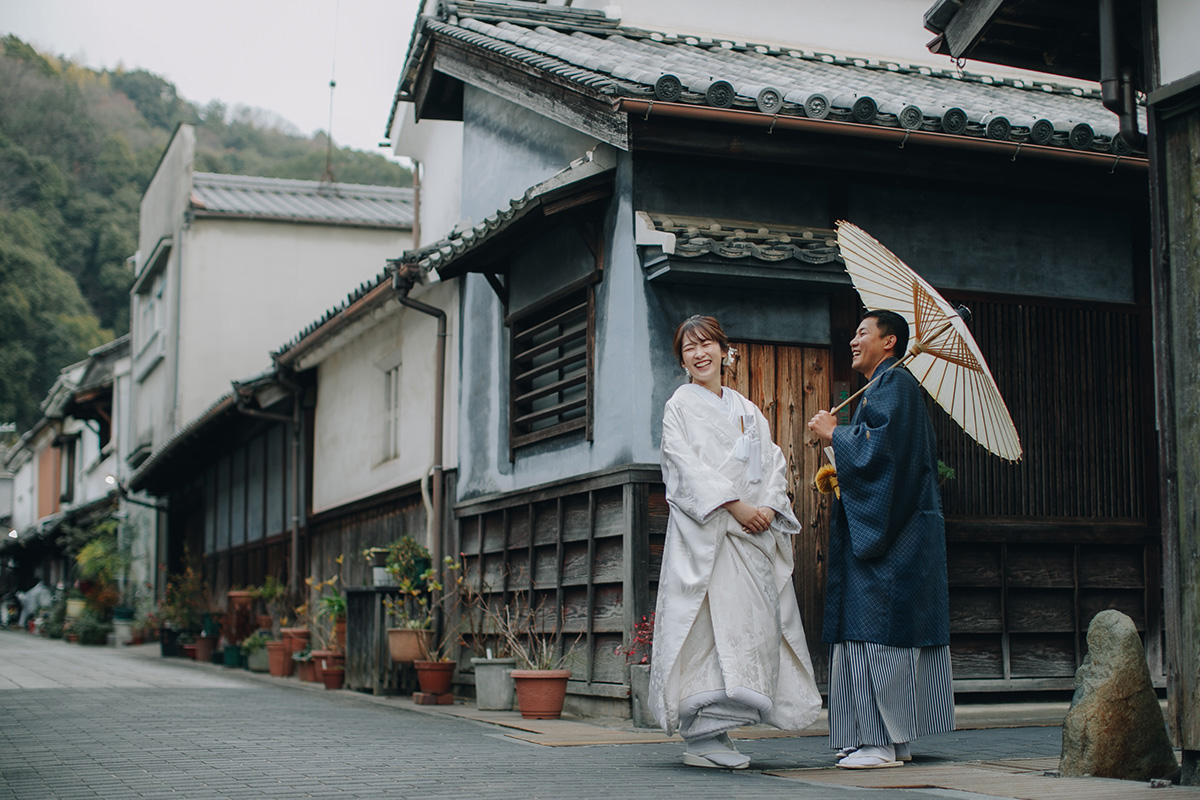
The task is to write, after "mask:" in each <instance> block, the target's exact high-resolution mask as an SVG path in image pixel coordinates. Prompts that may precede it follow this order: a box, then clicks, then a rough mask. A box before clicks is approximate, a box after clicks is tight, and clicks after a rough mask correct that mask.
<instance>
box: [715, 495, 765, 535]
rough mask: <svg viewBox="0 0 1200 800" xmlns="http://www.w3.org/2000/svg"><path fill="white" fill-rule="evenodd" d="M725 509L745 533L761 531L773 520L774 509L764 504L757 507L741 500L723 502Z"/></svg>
mask: <svg viewBox="0 0 1200 800" xmlns="http://www.w3.org/2000/svg"><path fill="white" fill-rule="evenodd" d="M724 507H725V510H726V511H728V512H729V513H730V514H733V518H734V519H736V520H737V521H738V524H739V525H741V526H742V530H743V531H745V532H746V533H762V532H763V531H765V530H766V529H767V528H769V527H771V523H772V522H773V521H774V520H775V510H774V509H771V508H767V507H766V506H762V507H761V508H760V507H757V506H752V505H750V504H749V503H745V502H742V501H741V500H734V501H733V502H732V503H726V504H725V506H724Z"/></svg>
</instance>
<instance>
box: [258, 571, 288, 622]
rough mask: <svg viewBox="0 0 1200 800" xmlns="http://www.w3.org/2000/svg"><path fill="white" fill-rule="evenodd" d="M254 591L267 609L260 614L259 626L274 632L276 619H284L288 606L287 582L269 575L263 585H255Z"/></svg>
mask: <svg viewBox="0 0 1200 800" xmlns="http://www.w3.org/2000/svg"><path fill="white" fill-rule="evenodd" d="M253 591H254V596H255V598H257V599H258V600H261V601H262V604H263V607H264V608H265V609H266V611H267V613H266V614H260V615H259V617H258V626H259V628H261V629H264V630H270V631H271V633H272V634H274V633H275V624H276V621H277V620H282V618H283V612H284V610H285V609H286V607H287V584H286V583H284V582H283V581H281V580H279V579H278V578H276V577H275V576H274V575H268V576H267V577H266V578H264V579H263V582H262V586H258V587H255V589H254V590H253ZM264 623H265V624H264Z"/></svg>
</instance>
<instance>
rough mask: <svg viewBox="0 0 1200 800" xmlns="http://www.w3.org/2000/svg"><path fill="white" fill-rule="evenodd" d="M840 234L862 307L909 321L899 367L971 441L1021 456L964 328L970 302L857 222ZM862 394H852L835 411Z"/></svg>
mask: <svg viewBox="0 0 1200 800" xmlns="http://www.w3.org/2000/svg"><path fill="white" fill-rule="evenodd" d="M837 238H838V247H839V248H840V249H841V252H842V258H843V260H844V261H845V262H846V271H847V272H848V273H850V279H851V280H852V281H853V282H854V288H855V289H857V290H858V294H859V296H860V297H861V298H862V301H863V305H865V306H866V307H867V308H869V309H871V310H873V311H880V310H887V311H894V312H896V313H897V314H899V315H900V316H902V317H904V318H905V319H906V320H908V324H909V326H910V328H911V331H910V340H911V341H910V345H909V349H908V353H907V354H906V355H905V356H904V357H903V358H902V359H901V360H900V361H898V362H896V365H897V366H899V365H900V364H904V365H906V366H907V367H908V370H909V372H911V373H912V374H913V376H915V377H916V379H917V380H918V381H920V383H921V385H922V386H924V387H925V390H926V391H927V392H929V394H930V395H931V396H932V397H933V399H934V401H935V402H937V404H938V405H939V406H941V407H942V408H944V409H945V410H946V412H947V413H948V414H949V415H950V416H951V418H953V420H954V421H955V422H957V423H958V424H959V425H960V426H961V427H962V429H963V430H964V431H966V432H967V435H969V436H970V437H971V438H972V439H974V440H975V441H977V442H979V443H980V444H981V445H983V446H984V447H986V448H987V449H988V450H989V451H991V452H992V453H995V454H996V455H998V456H1000V457H1001V458H1004V459H1007V460H1009V461H1019V460H1020V459H1021V439H1020V437H1019V436H1017V429H1016V426H1015V425H1013V421H1012V417H1011V416H1010V415H1009V413H1008V407H1007V406H1006V405H1005V404H1004V398H1003V397H1001V396H1000V390H999V389H998V388H996V381H995V380H993V379H992V373H991V370H989V369H988V365H987V362H986V361H984V359H983V353H981V352H980V350H979V345H977V344H976V343H975V338H974V337H973V336H971V331H970V330H969V329H968V328H967V323H968V322H969V321H970V312H969V311H967V309H965V308H961V309H960V310H956V309H955V308H954V306H952V305H950V304H949V303H948V302H946V300H945V299H943V298H942V296H941V295H940V294H938V292H937V290H936V289H934V288H933V287H932V286H930V285H929V284H928V283H926V282H925V280H924V279H923V278H921V276H920V275H918V274H917V273H915V272H913V270H912V269H911V268H910V267H909V266H908V265H907V264H905V263H904V262H903V261H901V260H900V259H899V258H897V257H896V256H895V255H894V254H893V253H892V252H891V251H890V250H888V249H887V248H886V247H884V246H883V245H881V244H880V243H879V242H878V241H876V240H875V239H874V238H872V237H871V236H869V235H868V234H867V233H866V232H865V231H863V230H862V228H859V227H858V226H857V225H854V224H852V223H849V222H845V221H839V222H838V234H837ZM963 315H965V317H966V318H965V319H964V316H963ZM876 378H878V376H876ZM868 385H869V384H868ZM864 390H865V387H864ZM861 393H862V390H860V391H859V392H858V393H856V394H855V395H854V396H853V397H850V398H849V399H847V400H846V401H845V402H844V403H842V404H841V405H840V406H838V407H837V408H835V409H834V413H835V414H836V412H837V411H838V410H840V409H841V408H842V406H844V405H846V403H848V402H850V400H853V399H854V397H857V396H858V394H861Z"/></svg>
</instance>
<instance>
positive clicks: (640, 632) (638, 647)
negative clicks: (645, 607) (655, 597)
mask: <svg viewBox="0 0 1200 800" xmlns="http://www.w3.org/2000/svg"><path fill="white" fill-rule="evenodd" d="M630 633H631V635H630V637H629V644H622V645H621V646H619V647H618V648H617V653H618V654H620V655H623V656H625V663H626V664H649V663H650V654H651V652H652V651H653V649H654V612H653V611H651V612H650V614H649V616H647V615H644V614H643V615H642V621H641V622H639V623H637V624H636V625H634V626H633V630H632V631H631V632H630Z"/></svg>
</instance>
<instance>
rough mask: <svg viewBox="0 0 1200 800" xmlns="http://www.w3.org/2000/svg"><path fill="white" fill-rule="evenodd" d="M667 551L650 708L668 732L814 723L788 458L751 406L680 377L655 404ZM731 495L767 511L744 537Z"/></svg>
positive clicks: (816, 705) (816, 709) (697, 734)
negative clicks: (796, 579) (766, 523)
mask: <svg viewBox="0 0 1200 800" xmlns="http://www.w3.org/2000/svg"><path fill="white" fill-rule="evenodd" d="M662 470H663V481H664V483H665V484H666V498H667V503H668V504H669V505H670V507H671V514H670V519H669V521H668V523H667V540H666V547H665V549H664V551H663V563H662V573H661V576H660V578H659V583H658V605H657V610H656V612H655V619H654V657H653V659H652V661H651V667H650V707H651V710H652V711H653V713H654V716H655V718H656V719H657V720H658V722H659V724H660V725H661V726H662V728H663V730H665V731H666V732H667V733H675V732H676V731H679V732H680V733H681V734H682V735H683V736H684V738H688V739H692V738H702V737H705V736H712V735H715V734H717V733H721V732H723V731H726V730H729V729H731V728H736V727H739V726H742V725H751V724H755V723H759V722H765V723H767V724H770V725H773V726H775V727H777V728H782V729H784V730H798V729H801V728H805V727H807V726H809V725H811V724H812V722H813V721H814V720H815V719H816V718H817V715H818V714H819V713H820V710H821V695H820V692H819V691H818V690H817V685H816V682H815V681H814V680H813V671H812V660H811V658H810V657H809V654H808V644H807V642H806V641H805V638H804V628H803V625H802V623H801V621H800V609H799V608H798V607H797V605H796V595H795V591H794V590H793V588H792V563H793V561H792V545H791V540H790V537H789V536H788V534H795V533H799V532H800V523H799V522H798V521H797V520H796V516H795V513H794V512H793V511H792V505H791V501H790V500H789V499H788V496H787V479H786V463H785V461H784V458H783V453H782V451H781V450H780V449H779V447H778V446H777V445H776V444H775V443H774V442H772V441H771V438H770V430H769V428H768V426H767V421H766V419H765V418H764V417H763V415H762V412H761V411H759V409H758V407H757V406H755V405H754V404H753V403H751V402H750V401H749V400H747V399H746V398H745V397H743V396H742V395H740V394H738V393H737V392H735V391H734V390H732V389H729V388H725V390H724V393H723V395H722V397H717V396H716V395H715V394H713V393H712V392H710V391H708V390H707V389H705V388H703V387H700V386H695V385H692V384H687V385H684V386H681V387H679V389H677V390H676V391H675V394H674V395H672V396H671V399H670V400H668V401H667V405H666V408H665V409H664V412H663V431H662ZM731 500H742V501H744V502H746V503H749V504H750V505H753V506H767V507H769V508H772V509H774V511H775V521H774V522H773V523H772V524H771V527H770V528H769V529H767V530H766V531H764V532H762V533H757V534H756V533H746V532H744V531H743V530H742V526H741V525H740V524H739V523H738V522H737V520H735V519H734V518H733V515H732V514H730V513H729V512H728V511H727V510H725V509H724V508H721V506H722V505H724V504H725V503H728V502H730V501H731Z"/></svg>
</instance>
